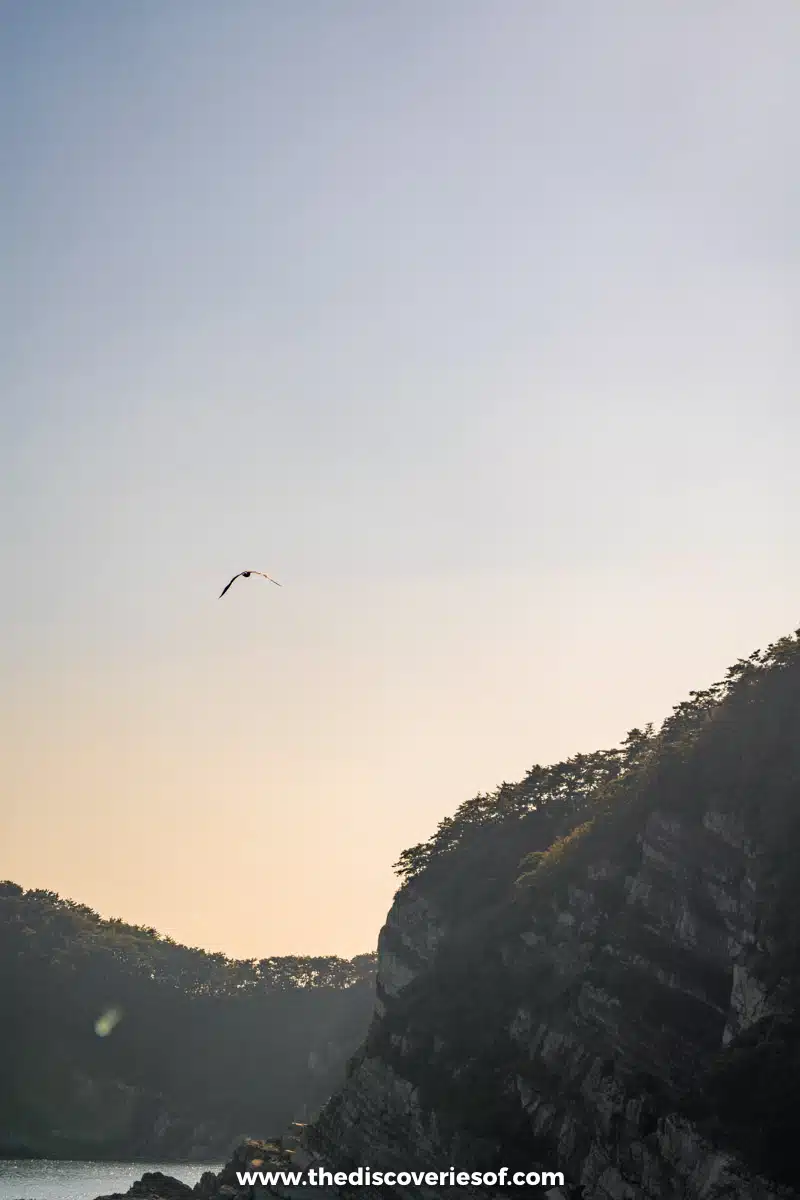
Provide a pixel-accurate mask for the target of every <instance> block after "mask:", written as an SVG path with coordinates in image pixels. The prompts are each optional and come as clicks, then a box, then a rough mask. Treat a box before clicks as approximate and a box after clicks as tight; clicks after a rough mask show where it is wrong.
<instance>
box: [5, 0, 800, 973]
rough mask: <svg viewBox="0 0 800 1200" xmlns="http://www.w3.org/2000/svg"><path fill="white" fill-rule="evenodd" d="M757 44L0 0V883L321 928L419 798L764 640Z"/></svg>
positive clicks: (596, 1)
mask: <svg viewBox="0 0 800 1200" xmlns="http://www.w3.org/2000/svg"><path fill="white" fill-rule="evenodd" d="M798 54H800V7H798V5H797V4H796V2H795V0H771V3H770V4H769V5H768V6H767V8H765V6H764V5H763V3H762V2H761V0H748V2H743V0H648V2H647V3H642V2H641V0H583V3H581V4H579V5H570V4H564V3H561V2H560V0H539V2H537V3H532V2H531V0H501V2H500V3H498V2H497V0H437V2H436V3H435V4H431V3H429V0H402V2H400V0H395V2H394V3H386V4H374V3H373V2H372V0H303V2H298V0H237V3H236V4H231V3H227V2H225V0H191V3H189V2H188V0H184V2H183V3H178V2H177V0H172V2H168V0H137V3H136V4H122V3H118V4H109V3H108V2H107V0H70V2H69V3H64V0H25V3H13V2H11V0H5V2H4V3H2V2H0V155H1V156H2V167H1V168H0V180H1V181H2V187H0V261H2V263H3V270H2V272H1V273H0V538H1V539H2V563H3V568H4V576H5V578H4V580H3V587H2V589H0V634H1V640H0V687H1V688H2V693H1V695H0V709H1V710H2V711H1V712H0V788H1V789H2V794H1V795H0V822H1V823H2V838H1V839H0V877H6V878H9V879H14V880H16V881H17V882H19V883H21V884H23V885H24V886H26V887H42V888H50V889H53V890H55V891H58V892H60V893H61V894H62V895H65V896H69V897H71V898H73V899H76V900H79V901H81V902H84V903H87V904H90V905H92V907H94V908H95V909H97V910H98V911H99V912H100V913H101V914H102V915H103V916H118V917H122V918H123V919H125V920H127V921H131V922H133V923H139V924H144V925H149V926H155V927H156V928H158V929H159V930H161V931H162V932H163V933H166V934H169V935H170V936H172V937H174V938H176V939H177V940H179V941H183V942H188V943H189V944H190V945H199V946H203V947H206V948H208V949H211V950H223V951H225V952H226V953H228V954H230V955H234V956H242V957H251V956H256V957H262V956H267V955H271V954H342V955H347V956H350V955H353V954H356V953H360V952H362V951H365V950H369V949H372V948H373V947H374V945H375V943H376V939H377V934H378V930H379V928H380V926H381V924H382V923H383V920H384V918H385V914H386V911H387V908H388V906H389V904H390V903H391V898H392V895H393V892H394V890H395V887H396V886H397V879H396V877H395V875H394V874H393V872H392V864H393V863H394V862H395V861H396V859H397V858H398V856H399V855H400V853H401V852H402V850H404V849H405V848H406V847H408V846H410V845H413V844H415V843H417V842H419V841H422V840H424V839H425V838H427V837H428V836H430V834H431V833H433V831H434V830H435V828H436V825H437V824H438V822H439V821H440V820H441V819H442V818H443V817H445V816H447V815H449V814H450V813H452V812H453V811H454V810H455V808H456V807H457V805H458V804H459V803H461V802H462V801H463V800H466V799H468V798H470V797H471V796H473V795H475V794H477V793H478V792H483V791H490V790H492V789H493V788H494V787H496V786H497V785H498V784H500V783H501V782H502V781H504V780H508V781H513V780H516V779H519V778H521V777H522V776H523V775H524V774H525V772H526V771H527V770H528V769H529V768H530V767H531V766H532V765H533V764H534V763H537V762H541V763H545V762H551V761H554V760H557V759H560V758H562V757H565V756H568V755H571V754H574V753H576V752H578V751H590V750H594V749H599V748H606V747H610V746H613V745H615V744H617V743H618V742H619V741H621V740H622V738H623V737H624V736H625V734H626V732H627V731H628V730H629V729H631V728H632V727H634V726H638V725H642V724H644V723H646V722H647V721H654V722H655V723H656V724H658V723H659V722H660V721H661V720H662V719H663V718H664V717H665V716H666V715H667V714H668V713H669V711H670V710H671V708H672V706H673V705H675V704H678V703H679V702H680V701H681V700H682V699H684V698H685V697H686V696H687V694H688V692H689V691H690V690H692V689H696V688H701V687H704V686H706V685H708V684H709V683H711V682H713V681H714V680H716V679H719V678H720V677H721V676H723V675H724V672H725V670H726V668H727V667H728V666H729V665H730V664H731V663H732V662H734V661H735V660H736V659H737V658H739V657H742V656H745V655H747V654H749V653H750V652H751V651H752V650H754V649H756V648H757V647H763V646H765V645H766V644H768V643H769V642H771V641H774V640H775V639H776V638H778V637H781V636H783V635H784V634H787V633H790V632H791V631H792V630H793V629H794V628H796V627H797V625H798V624H800V621H799V620H798V616H799V615H800V557H798V554H797V547H798V545H800V537H798V515H799V513H800V483H798V479H800V472H799V471H798V469H797V463H798V438H799V437H800V404H798V385H800V338H798V328H797V321H798V312H800V274H798V231H799V230H800V223H799V221H798V211H800V207H799V206H798V198H799V197H798V184H800V153H798V151H799V150H800V146H799V145H798V142H799V141H800V133H799V132H798V123H797V113H798V111H800V76H798V73H797V66H796V64H797V61H798ZM245 568H255V569H258V570H264V571H267V572H269V573H270V574H272V575H274V576H275V578H276V579H278V580H280V581H281V583H282V584H283V587H282V588H281V589H278V588H275V587H273V586H272V585H271V584H269V583H267V582H266V581H264V580H261V579H257V578H250V579H248V580H240V581H239V582H237V583H236V585H235V586H234V587H233V588H232V589H231V590H230V591H229V592H228V594H227V595H226V596H225V598H224V599H223V600H218V594H219V592H220V591H221V589H222V587H223V585H224V584H225V583H226V582H227V581H228V579H229V578H230V577H231V575H233V574H234V573H235V572H237V571H240V570H242V569H245ZM523 849H524V848H523Z"/></svg>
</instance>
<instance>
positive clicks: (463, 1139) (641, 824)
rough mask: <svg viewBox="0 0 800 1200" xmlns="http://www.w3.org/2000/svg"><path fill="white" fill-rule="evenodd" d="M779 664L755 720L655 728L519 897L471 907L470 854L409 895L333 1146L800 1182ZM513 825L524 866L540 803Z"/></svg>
mask: <svg viewBox="0 0 800 1200" xmlns="http://www.w3.org/2000/svg"><path fill="white" fill-rule="evenodd" d="M784 669H786V670H789V671H790V672H791V673H792V674H791V682H790V684H789V686H787V679H788V676H787V675H785V674H784V675H783V676H782V677H781V679H780V681H779V682H780V688H779V689H778V691H779V692H780V695H781V696H782V697H783V699H782V701H781V704H780V705H778V704H777V703H776V704H775V706H774V711H773V710H772V709H770V704H772V702H773V701H772V700H770V695H772V698H773V700H774V698H775V694H776V693H775V689H774V687H773V690H772V693H769V688H770V687H771V686H772V685H773V684H774V683H775V680H774V679H772V682H771V683H770V682H769V681H768V683H767V684H765V682H764V678H762V677H761V676H759V677H758V678H756V679H755V682H754V686H755V687H756V688H761V689H762V691H761V693H758V694H759V695H760V696H761V699H762V700H764V701H765V704H766V708H765V707H764V705H763V704H762V705H760V706H756V709H755V711H756V712H757V713H758V714H759V715H758V717H757V721H756V723H757V729H756V731H755V733H754V732H753V730H754V725H753V722H754V720H756V718H755V717H754V716H753V713H752V712H748V711H747V705H744V706H742V705H741V704H739V708H736V703H734V701H732V700H731V699H730V698H728V699H726V698H725V697H724V696H723V697H722V698H721V699H719V700H718V701H717V702H716V703H715V706H714V707H713V708H712V709H709V710H708V711H707V713H706V715H705V716H704V717H703V718H702V720H699V719H698V721H697V722H696V723H695V726H696V727H694V728H693V731H692V734H691V737H689V738H688V740H687V738H686V737H685V736H682V740H681V741H680V749H679V753H677V757H676V752H675V750H674V743H675V737H674V736H673V735H674V733H675V730H674V727H673V728H672V734H671V735H670V736H665V735H663V734H662V735H655V737H654V738H653V739H652V741H651V749H650V750H649V751H648V752H647V754H646V755H645V759H642V760H641V761H640V766H639V767H637V768H635V769H631V770H629V771H628V772H627V775H626V773H625V772H624V771H623V772H622V773H621V774H620V777H619V778H620V779H621V780H622V781H623V784H624V781H625V780H626V779H627V780H629V781H633V783H630V784H629V785H624V786H622V787H620V786H619V785H618V786H617V792H616V795H615V797H614V798H613V802H612V801H609V802H608V803H607V804H606V805H605V807H604V808H603V811H602V814H601V815H600V816H599V817H598V818H596V819H595V820H593V821H590V822H588V823H587V824H585V825H583V826H582V827H580V828H578V829H577V830H576V831H575V832H574V833H573V836H572V837H571V838H569V837H567V838H565V839H562V842H561V843H560V845H558V846H557V848H556V852H555V853H554V852H553V848H552V843H551V845H550V853H549V854H548V853H547V852H546V851H545V852H541V851H540V852H537V853H536V854H535V855H534V856H533V867H532V869H531V870H529V871H528V872H527V874H525V875H524V876H523V878H522V879H519V880H518V885H517V887H516V888H512V889H511V890H510V894H509V892H506V893H505V894H504V893H503V889H502V888H499V889H498V888H496V887H495V888H494V890H490V892H489V894H488V898H487V899H486V900H485V901H484V902H482V903H481V904H479V905H477V906H476V905H475V904H472V905H470V904H466V903H465V902H464V899H463V897H464V896H465V895H469V892H470V885H469V883H468V884H467V886H466V890H465V888H464V886H463V885H462V887H461V891H460V892H459V895H460V896H461V899H460V900H459V901H458V902H457V903H454V902H453V890H452V887H451V886H449V885H450V884H452V877H453V876H454V874H456V873H457V870H458V863H459V850H458V847H456V848H455V849H451V850H450V851H449V852H448V853H447V854H446V855H444V856H443V857H442V858H441V860H440V861H439V863H438V866H437V869H436V870H433V869H432V868H431V867H430V866H429V867H428V868H427V869H425V870H423V871H421V872H419V873H418V876H417V878H415V879H412V880H411V881H410V882H408V883H407V884H406V885H405V886H404V887H403V888H402V889H401V891H400V892H399V893H398V896H397V898H396V900H395V903H394V905H393V907H392V909H391V911H390V913H389V917H388V920H387V923H386V925H385V927H384V929H383V931H382V933H381V938H380V944H379V967H378V1000H377V1006H376V1012H375V1016H374V1019H373V1023H372V1027H371V1029H370V1033H369V1036H368V1038H367V1041H366V1043H365V1045H364V1046H363V1047H362V1049H361V1051H360V1052H359V1054H358V1055H357V1056H356V1058H355V1059H354V1060H353V1061H352V1063H351V1068H350V1074H349V1078H348V1080H347V1083H346V1085H345V1087H344V1088H343V1090H342V1091H341V1092H340V1093H339V1094H338V1095H336V1096H335V1097H334V1098H333V1099H332V1100H331V1101H330V1102H329V1104H328V1105H327V1106H326V1108H325V1109H324V1110H323V1112H322V1113H321V1114H320V1117H319V1118H318V1120H317V1122H316V1123H315V1126H314V1129H313V1131H312V1133H311V1135H310V1137H311V1145H312V1146H313V1147H314V1148H315V1149H316V1150H317V1151H318V1152H319V1153H320V1154H321V1155H322V1156H324V1157H326V1158H328V1159H330V1160H331V1161H334V1162H338V1163H342V1164H349V1163H355V1164H359V1163H362V1164H368V1165H370V1166H371V1167H373V1168H376V1169H377V1168H380V1167H383V1168H385V1169H386V1168H394V1169H413V1168H416V1169H422V1168H423V1167H425V1166H430V1167H431V1168H432V1169H433V1168H437V1169H444V1168H447V1167H449V1166H450V1165H453V1164H455V1165H456V1167H457V1168H461V1169H467V1170H468V1169H470V1168H474V1169H478V1168H479V1169H483V1170H492V1169H495V1168H496V1167H498V1166H500V1165H506V1166H509V1167H511V1168H514V1169H527V1170H531V1169H537V1168H538V1169H546V1170H554V1169H559V1170H561V1171H563V1172H564V1174H565V1176H566V1179H567V1181H568V1182H569V1183H571V1184H572V1185H575V1186H577V1185H579V1184H581V1185H583V1187H584V1193H583V1195H584V1196H585V1198H586V1200H639V1198H641V1197H646V1198H648V1200H649V1198H652V1200H662V1198H664V1197H687V1198H688V1200H722V1198H723V1197H725V1198H726V1200H728V1198H729V1200H777V1198H778V1197H785V1196H796V1195H800V1192H798V1191H796V1190H795V1189H796V1187H797V1182H798V1179H800V1171H798V1170H796V1169H795V1168H794V1166H793V1163H792V1147H793V1146H794V1145H795V1144H796V1140H795V1139H796V1135H797V1133H798V1132H800V1125H799V1124H798V1118H797V1108H796V1104H795V1101H796V1099H797V1086H798V1077H799V1075H798V1070H797V1067H798V1065H800V1060H798V1058H797V1046H798V1038H797V1036H796V1030H797V1024H796V1018H795V1014H796V1012H797V994H798V991H797V978H798V972H797V965H796V963H797V955H796V949H797V945H796V937H795V934H794V933H793V932H792V931H793V929H794V926H792V925H791V923H790V924H789V926H787V924H786V921H785V919H784V916H783V915H782V914H783V913H784V910H785V909H786V907H787V902H788V900H791V896H793V893H791V895H788V894H787V887H788V885H787V884H786V878H787V877H786V875H785V874H781V870H780V855H781V849H783V850H784V851H787V847H789V846H791V847H793V849H797V847H798V839H797V836H796V829H797V825H796V818H795V816H794V813H795V812H796V810H797V808H798V802H800V788H799V787H798V780H799V779H800V772H798V762H797V758H796V755H795V752H794V751H792V750H791V749H787V748H789V747H790V744H793V745H795V746H797V744H798V743H799V742H800V737H798V735H799V734H800V719H799V718H800V689H799V688H798V681H800V663H799V661H798V659H797V658H796V657H792V659H791V663H790V665H789V667H788V668H786V667H785V665H784V667H783V668H781V670H784ZM771 670H772V668H771V667H770V668H768V669H767V668H765V669H764V672H763V674H764V676H765V677H766V675H768V674H769V672H770V671H771ZM775 670H777V668H775ZM770 678H771V677H770ZM765 687H766V688H767V692H768V693H769V694H768V695H766V699H765V695H764V688H765ZM737 694H738V693H737ZM756 694H757V693H756V692H753V693H751V694H750V700H751V701H752V699H753V697H754V696H756ZM739 699H740V700H741V696H740V697H739ZM734 700H735V698H734ZM732 705H733V709H734V713H733V716H732V713H731V707H732ZM736 713H739V715H740V716H741V718H742V720H744V721H745V722H747V721H749V722H750V726H749V729H750V735H748V736H744V737H743V736H742V735H741V733H740V731H739V726H738V724H737V721H738V719H739V718H738V717H736V719H733V718H734V717H735V716H736ZM667 734H670V731H669V730H667ZM751 735H752V736H751ZM659 738H660V740H659ZM709 746H710V747H711V749H709ZM723 751H724V753H723ZM728 751H730V755H732V756H733V757H732V758H731V757H730V755H728V758H726V757H725V755H726V754H728ZM715 755H716V756H717V757H715ZM654 761H656V768H654V766H653V764H654ZM642 762H643V763H644V764H645V765H644V766H642V765H641V763H642ZM725 762H728V763H730V762H734V775H733V776H731V778H733V779H735V780H737V781H738V782H736V783H735V784H732V785H731V790H730V791H729V792H728V793H727V794H723V792H722V790H721V789H722V787H723V786H724V783H725V780H726V779H728V778H729V772H728V768H727V767H726V766H725V765H724V764H725ZM776 762H779V763H780V769H779V770H777V769H776ZM676 763H677V767H676ZM714 763H717V764H718V768H719V769H718V773H717V776H716V777H715V774H714V771H713V770H712V769H711V768H712V767H713V765H714ZM778 776H779V778H780V783H779V784H776V783H775V780H776V777H778ZM759 778H760V779H761V780H762V782H763V787H762V788H761V789H760V791H759V789H758V780H759ZM634 784H635V786H634ZM626 787H627V792H626ZM684 789H688V790H684ZM606 792H607V789H606ZM601 793H602V789H601ZM601 799H602V795H601ZM765 812H767V819H765V817H764V814H765ZM770 813H771V814H772V816H774V815H775V813H779V814H780V815H781V820H779V821H778V822H777V825H776V824H775V822H774V821H773V822H771V820H770V819H769V814H770ZM525 820H527V821H528V824H527V825H526V824H525ZM515 822H516V823H515ZM503 824H504V827H505V828H506V829H507V830H510V838H511V842H512V843H513V841H514V838H515V836H518V839H519V841H518V845H517V847H516V853H515V856H514V857H515V859H516V861H517V862H519V859H520V858H521V857H522V856H523V855H524V854H525V852H526V850H529V849H530V840H531V829H532V828H533V825H532V823H531V819H530V818H528V817H526V818H525V819H524V820H520V819H519V814H518V813H517V814H516V816H515V817H514V818H513V820H506V821H505V822H504V823H503ZM778 827H779V828H780V829H781V830H782V835H781V838H779V839H778V840H779V841H783V843H784V846H783V848H781V847H779V846H777V845H776V835H775V829H776V828H778ZM496 828H497V822H496V821H495V822H494V824H493V825H492V827H491V829H486V830H484V831H483V832H482V833H478V834H475V833H474V832H473V834H472V835H471V836H472V843H471V844H472V845H473V846H474V845H476V844H478V843H477V842H476V840H475V839H476V837H477V838H478V840H480V838H481V837H482V838H483V840H484V842H485V843H487V844H488V842H489V839H490V837H495V836H496ZM573 828H574V823H573ZM526 830H527V832H526ZM507 840H508V839H507ZM526 841H527V842H528V844H527V845H526ZM534 841H535V839H534ZM539 844H540V845H541V842H540V843H539ZM787 852H788V851H787ZM461 857H462V858H463V855H462V856H461ZM507 860H508V855H507V854H505V857H503V855H501V854H500V853H499V851H498V850H497V849H496V848H495V849H490V851H489V852H488V853H487V854H486V855H485V856H484V858H483V859H482V860H480V861H481V862H482V863H483V867H482V869H483V870H484V871H492V870H493V871H495V872H496V873H499V872H500V871H501V868H502V862H504V861H507ZM776 864H777V865H776ZM526 865H527V866H528V867H531V861H530V859H529V860H528V862H527V864H526ZM523 869H524V868H523ZM448 875H450V877H451V878H450V879H449V880H448ZM471 887H472V890H475V889H478V890H480V878H479V877H476V878H475V879H474V880H473V883H472V885H471ZM782 1072H783V1073H782ZM773 1093H774V1094H773ZM754 1105H755V1108H754V1107H753V1106H754ZM792 1105H794V1108H793V1109H792V1108H791V1107H790V1106H792ZM743 1131H744V1132H743ZM787 1147H788V1152H787ZM412 1191H413V1189H412ZM409 1194H410V1193H409ZM443 1194H444V1193H443ZM451 1194H452V1192H451Z"/></svg>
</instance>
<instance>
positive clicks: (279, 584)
mask: <svg viewBox="0 0 800 1200" xmlns="http://www.w3.org/2000/svg"><path fill="white" fill-rule="evenodd" d="M252 574H253V575H260V576H261V578H262V579H268V580H269V581H270V583H274V584H275V586H276V587H283V584H282V583H278V581H277V579H273V578H272V576H271V575H266V574H265V573H264V572H263V571H253V572H252Z"/></svg>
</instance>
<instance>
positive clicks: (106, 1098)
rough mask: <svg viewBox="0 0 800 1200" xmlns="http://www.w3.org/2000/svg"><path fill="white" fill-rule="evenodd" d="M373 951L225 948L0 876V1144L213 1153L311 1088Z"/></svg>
mask: <svg viewBox="0 0 800 1200" xmlns="http://www.w3.org/2000/svg"><path fill="white" fill-rule="evenodd" d="M374 957H375V956H374V955H373V954H364V955H360V956H358V957H357V958H355V959H353V960H352V961H347V960H344V959H340V958H336V957H323V958H294V957H283V958H264V959H261V960H255V959H251V960H246V961H241V960H234V959H229V958H226V957H225V956H224V955H223V954H209V953H206V952H205V951H203V950H199V949H191V948H189V947H186V946H181V945H178V944H177V943H175V942H174V941H172V940H171V939H170V938H167V937H162V936H160V935H159V934H158V933H157V932H156V931H155V930H154V929H147V928H142V927H139V926H132V925H126V924H125V923H124V922H122V921H119V920H103V919H101V918H100V917H99V916H98V915H97V914H96V913H95V912H93V911H92V910H91V909H90V908H87V907H86V906H85V905H82V904H76V903H74V902H73V901H71V900H65V899H62V898H60V897H59V896H57V895H56V894H55V893H54V892H48V891H41V890H39V891H24V890H23V889H22V888H21V887H19V886H18V885H17V884H14V883H10V882H6V883H2V884H0V980H2V986H0V1029H2V1037H0V1150H2V1151H3V1152H5V1153H11V1152H19V1151H27V1152H34V1153H41V1154H48V1155H59V1156H81V1155H88V1156H93V1157H94V1156H110V1157H112V1156H115V1155H120V1156H129V1155H134V1156H135V1155H142V1156H147V1155H149V1154H154V1155H157V1156H161V1157H171V1156H175V1157H179V1158H183V1157H207V1156H211V1157H216V1156H218V1155H224V1154H225V1153H226V1152H227V1150H228V1148H229V1145H230V1143H231V1141H232V1140H233V1139H235V1138H236V1137H237V1136H239V1135H241V1134H250V1133H259V1134H263V1133H265V1132H266V1133H274V1132H279V1131H280V1130H281V1129H282V1128H283V1127H284V1126H285V1124H286V1123H287V1122H288V1121H289V1120H291V1119H292V1118H294V1117H297V1116H301V1115H302V1114H303V1112H304V1110H313V1108H314V1107H315V1106H316V1105H317V1104H319V1103H320V1102H321V1101H323V1100H324V1099H325V1097H326V1096H327V1095H328V1093H329V1092H330V1091H331V1090H332V1088H333V1087H334V1086H335V1084H336V1083H337V1082H338V1080H339V1078H340V1075H341V1073H342V1071H343V1068H344V1063H345V1061H346V1059H347V1057H348V1055H349V1054H350V1053H351V1052H352V1050H353V1049H354V1048H355V1046H356V1045H357V1044H358V1042H359V1041H360V1039H361V1037H362V1036H363V1033H364V1030H365V1028H366V1024H367V1020H368V1015H369V1012H370V1009H371V1004H372V991H373V974H374Z"/></svg>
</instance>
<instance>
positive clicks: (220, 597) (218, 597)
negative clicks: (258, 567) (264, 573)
mask: <svg viewBox="0 0 800 1200" xmlns="http://www.w3.org/2000/svg"><path fill="white" fill-rule="evenodd" d="M241 573H242V572H241V571H240V572H239V575H241ZM239 575H234V577H233V579H232V580H231V583H235V582H236V580H237V579H238V578H239ZM231 583H226V584H225V587H224V588H223V589H222V591H221V592H220V594H219V596H217V599H218V600H221V599H222V597H223V596H224V595H225V593H226V592H227V590H228V588H229V587H230V586H231Z"/></svg>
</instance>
